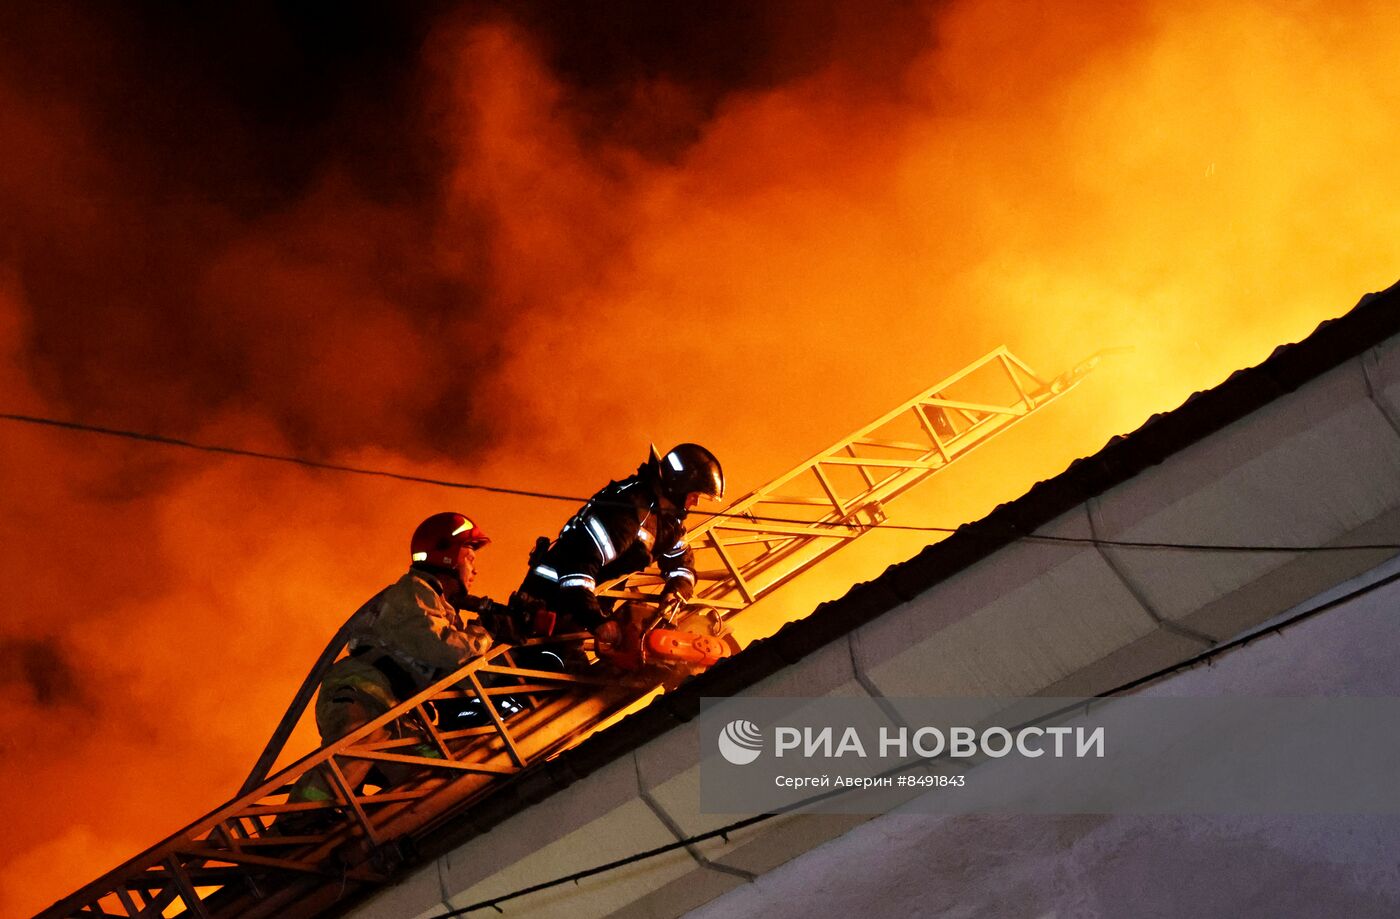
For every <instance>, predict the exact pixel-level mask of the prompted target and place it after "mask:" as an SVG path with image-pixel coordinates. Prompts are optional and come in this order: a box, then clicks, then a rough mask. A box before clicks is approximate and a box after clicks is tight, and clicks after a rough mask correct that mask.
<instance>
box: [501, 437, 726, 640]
mask: <svg viewBox="0 0 1400 919" xmlns="http://www.w3.org/2000/svg"><path fill="white" fill-rule="evenodd" d="M723 497H724V471H723V470H722V469H721V468H720V464H719V460H717V459H715V456H714V454H713V453H711V452H710V451H709V450H706V449H705V448H704V447H702V446H700V445H699V444H681V445H679V446H677V447H676V448H675V449H674V450H671V451H670V452H669V453H667V454H666V455H665V456H661V455H659V454H658V453H657V452H656V448H655V447H652V450H651V456H650V457H649V458H648V459H647V461H646V462H644V463H642V465H641V466H639V467H638V468H637V472H636V474H635V475H631V476H628V477H627V478H625V479H623V480H622V481H620V482H609V483H608V485H607V486H606V487H605V488H603V489H602V490H601V491H599V492H598V493H597V494H596V495H594V496H593V497H592V498H590V499H589V500H588V503H586V504H584V506H583V507H582V508H580V509H579V511H578V513H576V514H574V516H573V517H572V518H571V519H570V520H569V522H568V523H566V524H564V528H563V530H561V531H560V533H559V537H558V538H557V539H556V540H554V542H553V543H552V544H550V545H549V546H548V548H545V547H544V546H543V545H541V547H540V550H538V551H536V553H535V554H534V555H532V556H531V559H530V571H529V573H528V574H527V575H526V576H525V580H524V582H522V583H521V585H520V589H519V590H518V591H517V592H516V594H515V597H514V598H513V599H514V603H513V604H512V606H513V608H514V610H515V611H516V621H517V625H518V627H519V628H520V629H521V631H523V632H524V633H525V634H535V635H538V634H543V633H548V632H549V631H550V630H551V629H553V630H556V631H557V630H559V629H558V627H557V625H556V624H554V623H552V622H551V621H550V617H549V616H548V614H547V613H546V614H545V615H544V616H541V612H542V611H548V612H552V613H556V614H558V616H559V617H561V618H562V619H564V620H566V621H569V622H571V623H573V624H575V625H577V626H581V627H583V628H585V629H588V630H589V631H591V632H593V633H594V635H595V636H597V638H598V641H599V643H600V644H602V645H613V644H616V642H617V641H618V640H619V638H620V637H621V630H620V627H619V624H618V623H617V622H616V621H615V620H613V619H610V618H609V617H608V615H607V613H606V612H605V611H604V609H603V607H602V605H601V604H600V603H599V602H598V596H597V591H598V584H599V583H602V582H605V581H608V580H610V579H612V578H616V577H620V576H622V575H624V574H631V573H633V572H636V571H641V570H642V569H643V568H645V567H646V566H647V565H648V564H649V563H651V562H655V563H656V565H657V567H658V568H659V569H660V570H661V575H662V577H663V578H665V580H666V583H665V586H664V588H663V589H662V593H661V608H662V610H663V611H664V612H666V613H667V618H671V617H672V616H673V615H674V613H675V612H676V610H678V609H679V608H680V607H681V606H682V605H684V603H685V601H687V600H689V599H690V596H691V594H692V592H693V591H694V590H695V563H694V553H693V552H692V551H691V548H690V546H689V544H688V543H687V541H686V529H685V518H686V514H687V513H688V512H689V511H690V510H691V509H692V508H694V507H695V505H696V504H697V503H698V502H699V500H700V499H701V498H713V499H715V500H718V499H720V498H723ZM541 543H542V544H543V543H544V540H543V539H541Z"/></svg>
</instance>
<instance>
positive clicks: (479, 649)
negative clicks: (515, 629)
mask: <svg viewBox="0 0 1400 919" xmlns="http://www.w3.org/2000/svg"><path fill="white" fill-rule="evenodd" d="M462 631H463V632H465V633H466V636H467V648H468V650H470V651H471V653H472V654H474V655H476V656H477V657H480V656H481V655H483V654H485V653H486V652H487V651H490V650H491V645H492V644H494V642H493V641H492V639H491V633H490V632H488V631H486V629H485V627H483V626H482V624H481V623H480V622H478V621H477V620H475V619H472V620H470V621H468V622H467V624H466V628H465V629H463V630H462Z"/></svg>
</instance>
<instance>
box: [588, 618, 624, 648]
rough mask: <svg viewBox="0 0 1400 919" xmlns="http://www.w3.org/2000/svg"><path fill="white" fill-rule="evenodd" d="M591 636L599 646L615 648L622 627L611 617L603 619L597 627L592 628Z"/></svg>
mask: <svg viewBox="0 0 1400 919" xmlns="http://www.w3.org/2000/svg"><path fill="white" fill-rule="evenodd" d="M593 637H594V639H596V640H597V642H598V647H600V648H605V649H607V648H615V647H617V644H618V642H620V641H622V627H621V626H620V625H618V624H617V623H616V622H614V621H613V620H611V619H604V620H603V621H602V623H600V624H599V626H598V628H596V629H594V630H593Z"/></svg>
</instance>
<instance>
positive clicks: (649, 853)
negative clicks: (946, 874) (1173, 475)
mask: <svg viewBox="0 0 1400 919" xmlns="http://www.w3.org/2000/svg"><path fill="white" fill-rule="evenodd" d="M1397 581H1400V571H1397V572H1395V573H1394V574H1390V575H1387V576H1386V577H1384V578H1381V579H1380V580H1378V581H1374V582H1372V583H1370V584H1364V585H1362V586H1360V587H1357V588H1355V589H1354V590H1351V591H1348V592H1347V593H1345V594H1343V595H1342V596H1340V597H1335V598H1333V599H1331V600H1327V601H1324V602H1322V603H1319V604H1318V605H1317V606H1313V607H1309V608H1308V609H1305V610H1301V611H1299V612H1297V613H1294V614H1293V615H1292V616H1289V617H1287V618H1286V619H1284V620H1282V621H1280V622H1276V623H1274V624H1272V625H1269V624H1265V625H1263V626H1260V627H1259V628H1256V629H1254V630H1253V631H1250V632H1248V633H1246V634H1244V635H1241V636H1239V637H1238V638H1234V639H1231V640H1230V641H1227V642H1222V643H1221V644H1218V645H1215V646H1214V647H1211V648H1208V649H1206V650H1205V651H1202V652H1201V653H1200V654H1196V655H1193V656H1191V657H1188V658H1186V659H1184V660H1181V661H1178V662H1177V663H1175V664H1169V665H1168V666H1166V667H1163V668H1161V669H1160V670H1156V671H1154V672H1152V673H1149V674H1147V675H1146V676H1142V677H1138V678H1136V679H1133V680H1129V681H1127V682H1125V683H1122V684H1120V685H1118V686H1115V687H1114V688H1112V689H1108V690H1105V691H1104V692H1101V693H1098V694H1096V695H1094V696H1092V697H1091V698H1094V699H1108V698H1112V697H1113V696H1117V695H1120V694H1122V693H1125V692H1129V691H1131V690H1134V689H1137V688H1139V687H1141V686H1144V685H1146V684H1148V683H1152V682H1156V681H1157V680H1160V679H1162V678H1163V677H1166V676H1170V675H1171V674H1173V673H1177V672H1178V671H1181V670H1186V669H1189V668H1191V667H1194V666H1196V665H1197V664H1201V663H1206V662H1208V661H1210V660H1211V659H1212V658H1215V657H1217V656H1219V655H1221V654H1224V653H1225V652H1227V651H1232V650H1234V649H1236V648H1242V647H1244V646H1245V645H1247V644H1249V643H1250V642H1251V641H1253V640H1255V639H1256V638H1259V637H1260V636H1262V635H1267V634H1269V633H1271V632H1272V633H1276V634H1282V631H1283V629H1285V628H1288V627H1289V626H1293V625H1296V624H1298V623H1300V622H1303V621H1304V620H1307V619H1311V618H1312V617H1314V616H1317V615H1320V614H1322V613H1324V612H1326V611H1328V610H1331V609H1335V608H1336V607H1338V606H1341V605H1342V604H1344V603H1347V602H1349V601H1351V600H1355V599H1356V598H1358V597H1362V596H1365V595H1366V594H1369V593H1371V592H1372V591H1375V590H1379V589H1380V588H1382V587H1385V586H1387V585H1389V584H1393V583H1395V582H1397ZM1082 707H1083V704H1082V703H1075V704H1074V705H1070V706H1066V707H1064V708H1061V709H1058V710H1056V711H1054V712H1050V713H1048V714H1046V715H1042V716H1041V717H1040V718H1038V719H1036V721H1044V720H1046V719H1049V718H1052V717H1055V716H1056V715H1059V714H1065V713H1066V712H1070V711H1074V710H1077V709H1079V708H1082ZM946 758H947V757H946V756H940V757H937V759H946ZM932 761H933V760H932V759H920V760H915V761H914V762H912V763H901V764H900V765H898V766H894V767H891V768H890V769H887V770H885V771H884V772H881V773H878V774H877V777H881V776H885V775H894V774H895V773H898V772H906V771H908V770H910V769H914V768H920V767H922V766H924V765H926V764H928V763H930V762H932ZM856 790H860V789H858V788H833V789H832V790H831V791H826V792H822V793H821V794H817V795H811V796H808V797H806V798H803V799H801V800H799V801H796V802H794V803H792V804H788V805H785V806H783V807H781V808H777V809H775V810H772V811H769V812H767V813H762V814H756V815H755V816H753V817H746V818H745V819H743V820H738V821H735V822H734V823H730V824H726V825H725V826H722V827H720V828H719V829H717V830H710V831H709V832H707V833H701V834H698V835H695V836H688V837H686V838H685V839H680V840H677V841H675V842H672V843H667V844H666V845H664V846H657V847H656V848H654V849H647V850H646V851H643V852H637V853H634V854H633V855H629V856H626V857H624V858H619V859H615V860H613V861H611V862H607V863H606V864H602V865H595V866H594V867H592V868H587V869H585V870H583V871H577V872H574V873H573V874H569V875H565V876H563V877H558V878H554V879H553V880H550V881H544V882H541V883H539V884H533V885H531V886H529V887H522V888H519V889H517V890H514V891H511V892H510V893H507V894H503V895H502V896H499V897H492V898H491V899H489V900H481V901H478V902H476V903H472V904H470V905H468V906H463V907H459V908H457V909H452V910H449V911H447V912H444V913H436V914H434V915H432V916H430V917H428V919H456V917H458V916H463V915H466V914H467V913H470V912H476V911H477V910H482V909H486V908H488V907H490V908H491V909H494V910H496V912H498V913H500V912H504V910H502V909H501V908H500V905H499V904H501V903H505V902H507V901H509V900H515V899H518V898H520V897H524V896H528V895H530V894H532V893H538V892H539V891H542V890H548V889H550V888H552V887H559V886H562V885H564V884H568V883H571V882H572V883H575V884H576V883H578V882H579V881H581V880H583V879H584V878H589V877H593V876H594V875H598V874H603V873H605V872H607V871H612V870H613V869H616V868H623V867H626V866H627V865H631V864H635V863H637V862H640V861H644V860H646V859H649V858H653V857H655V856H657V855H664V854H665V853H667V852H674V851H675V850H677V849H682V848H685V847H687V846H693V845H695V844H696V843H701V842H706V841H708V840H711V839H715V838H723V839H724V840H725V841H726V842H728V841H729V834H730V833H733V832H736V831H738V830H742V829H745V828H747V827H750V826H753V825H755V824H758V823H762V822H764V821H765V820H771V819H773V818H774V817H779V816H782V815H783V814H787V813H791V812H792V811H796V810H801V809H802V808H804V807H810V806H811V805H813V804H818V803H820V802H822V801H825V800H827V799H828V798H834V797H837V796H840V795H844V794H849V793H850V792H852V791H856Z"/></svg>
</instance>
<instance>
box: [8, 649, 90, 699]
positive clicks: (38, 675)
mask: <svg viewBox="0 0 1400 919" xmlns="http://www.w3.org/2000/svg"><path fill="white" fill-rule="evenodd" d="M76 677H77V673H76V672H75V670H74V667H73V664H72V662H71V660H70V658H69V655H68V654H67V653H66V652H65V651H64V650H63V648H62V647H61V646H60V645H59V644H58V643H57V642H56V641H53V640H51V639H35V638H0V695H3V697H4V698H5V699H7V700H10V701H18V702H19V703H20V704H25V703H30V704H34V705H38V706H41V707H43V708H57V707H60V706H65V705H73V704H76V703H78V702H80V701H82V699H83V696H82V693H81V691H80V689H79V687H78V681H77V679H76ZM16 693H17V694H18V698H16V695H15V694H16Z"/></svg>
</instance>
